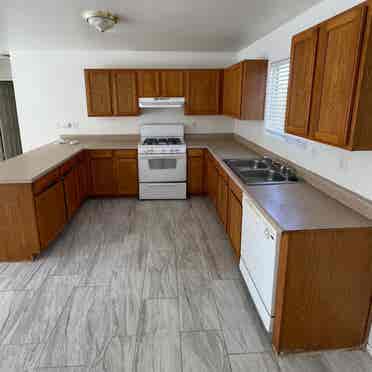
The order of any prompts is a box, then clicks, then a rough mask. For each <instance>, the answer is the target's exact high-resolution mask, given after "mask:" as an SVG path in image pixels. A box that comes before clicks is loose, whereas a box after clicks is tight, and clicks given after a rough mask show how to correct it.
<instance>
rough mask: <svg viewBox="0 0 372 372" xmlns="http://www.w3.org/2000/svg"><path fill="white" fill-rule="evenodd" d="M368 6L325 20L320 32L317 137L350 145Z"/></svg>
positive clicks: (316, 113)
mask: <svg viewBox="0 0 372 372" xmlns="http://www.w3.org/2000/svg"><path fill="white" fill-rule="evenodd" d="M365 16H366V7H365V6H364V7H357V8H353V9H351V10H350V11H348V12H345V13H342V14H341V15H339V16H337V17H334V18H332V19H331V20H329V21H328V22H325V23H324V24H323V25H322V26H321V28H320V32H319V47H318V58H317V75H316V79H317V81H316V89H315V93H314V97H317V98H318V99H317V100H315V101H314V105H313V112H312V116H313V118H312V125H313V128H314V130H313V132H314V134H313V135H314V137H315V139H317V140H319V141H322V142H326V143H330V144H333V145H338V146H344V145H346V144H347V141H348V135H349V129H350V123H351V115H352V108H353V98H354V93H355V87H356V82H357V75H358V66H359V58H360V50H361V44H362V38H363V31H364V23H365Z"/></svg>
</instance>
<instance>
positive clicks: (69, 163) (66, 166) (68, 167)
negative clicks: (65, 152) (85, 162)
mask: <svg viewBox="0 0 372 372" xmlns="http://www.w3.org/2000/svg"><path fill="white" fill-rule="evenodd" d="M77 162H78V157H77V156H74V157H73V158H71V159H69V160H67V161H66V162H64V163H63V164H62V165H61V167H60V173H61V176H64V175H65V174H66V173H68V172H69V171H70V170H71V169H72V168H73V167H74V166H75V165H76V164H77Z"/></svg>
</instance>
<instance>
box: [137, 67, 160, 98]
mask: <svg viewBox="0 0 372 372" xmlns="http://www.w3.org/2000/svg"><path fill="white" fill-rule="evenodd" d="M159 76H160V75H159V71H155V70H139V71H138V72H137V79H138V95H139V97H149V98H152V97H159V96H160V79H159Z"/></svg>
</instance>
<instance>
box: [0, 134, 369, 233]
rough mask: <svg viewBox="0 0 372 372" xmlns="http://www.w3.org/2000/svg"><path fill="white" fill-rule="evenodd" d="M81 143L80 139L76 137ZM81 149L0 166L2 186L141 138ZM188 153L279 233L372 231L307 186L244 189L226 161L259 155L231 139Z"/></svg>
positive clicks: (50, 148) (208, 138) (84, 141)
mask: <svg viewBox="0 0 372 372" xmlns="http://www.w3.org/2000/svg"><path fill="white" fill-rule="evenodd" d="M74 138H76V137H74ZM77 138H78V139H79V141H80V144H78V145H69V144H64V145H61V144H48V145H45V146H42V147H40V148H38V149H35V150H32V151H29V152H27V153H25V154H23V155H20V156H18V157H16V158H13V159H10V160H7V161H4V162H0V184H15V183H32V182H34V181H35V180H36V179H38V178H40V177H41V176H43V175H44V174H46V173H48V172H49V171H50V170H52V169H54V168H56V167H58V166H59V165H61V164H62V163H63V162H65V161H66V160H68V159H69V158H71V157H73V156H74V155H76V154H77V153H79V152H80V151H82V150H84V149H91V150H94V149H132V148H137V144H138V141H139V137H138V136H135V135H128V136H125V135H118V136H79V137H77ZM186 144H187V146H188V148H198V147H199V148H208V149H209V150H210V151H211V152H212V154H213V155H214V156H215V157H216V159H217V160H218V161H219V163H220V164H221V166H222V167H223V168H224V169H225V171H226V172H227V173H228V174H229V176H230V177H231V178H232V179H233V180H234V181H235V182H236V183H237V184H238V185H239V186H240V187H241V189H242V190H243V192H244V194H245V195H246V196H247V197H248V198H249V199H250V200H251V201H252V202H253V203H254V204H255V205H256V207H257V208H258V209H260V210H261V211H262V213H263V214H264V215H265V216H266V217H267V218H268V219H269V221H270V222H271V223H272V224H273V226H274V227H275V228H276V229H277V230H278V231H279V232H284V231H299V230H315V229H341V228H362V227H372V220H369V219H367V218H366V217H364V216H362V215H361V214H359V213H357V212H355V211H354V210H352V209H350V208H348V207H346V206H344V205H343V204H341V203H340V202H338V201H337V200H335V199H333V198H331V197H329V196H327V195H326V194H325V193H322V192H321V191H319V190H318V189H316V188H314V187H313V186H311V185H310V184H308V183H306V182H299V183H296V184H286V185H263V186H247V185H245V184H244V183H243V182H242V181H241V180H240V179H239V178H238V177H237V176H236V175H235V174H234V173H233V172H232V171H231V169H230V168H229V167H228V166H227V165H226V164H225V163H224V162H223V159H232V158H254V157H257V156H258V155H257V154H256V153H255V152H254V151H252V150H250V149H249V148H248V147H247V146H245V145H243V144H241V143H240V142H238V141H237V140H235V139H234V137H233V136H232V135H190V136H186Z"/></svg>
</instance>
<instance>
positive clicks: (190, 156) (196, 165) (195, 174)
mask: <svg viewBox="0 0 372 372" xmlns="http://www.w3.org/2000/svg"><path fill="white" fill-rule="evenodd" d="M187 191H188V193H189V194H190V195H201V194H203V193H204V150H203V149H190V150H188V152H187Z"/></svg>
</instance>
